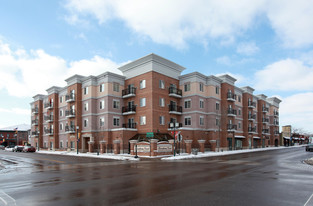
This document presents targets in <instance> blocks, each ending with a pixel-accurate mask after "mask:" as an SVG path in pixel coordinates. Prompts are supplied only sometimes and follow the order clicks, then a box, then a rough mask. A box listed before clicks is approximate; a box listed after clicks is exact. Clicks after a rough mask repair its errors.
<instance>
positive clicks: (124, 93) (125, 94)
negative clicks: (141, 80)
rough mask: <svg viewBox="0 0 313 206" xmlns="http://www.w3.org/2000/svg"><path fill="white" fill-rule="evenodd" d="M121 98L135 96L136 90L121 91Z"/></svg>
mask: <svg viewBox="0 0 313 206" xmlns="http://www.w3.org/2000/svg"><path fill="white" fill-rule="evenodd" d="M122 96H123V98H128V97H134V96H136V88H135V87H132V88H128V89H124V90H122Z"/></svg>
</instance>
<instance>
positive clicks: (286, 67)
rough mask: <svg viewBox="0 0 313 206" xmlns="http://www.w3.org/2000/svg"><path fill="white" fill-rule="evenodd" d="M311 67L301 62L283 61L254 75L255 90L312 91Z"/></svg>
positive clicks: (312, 70)
mask: <svg viewBox="0 0 313 206" xmlns="http://www.w3.org/2000/svg"><path fill="white" fill-rule="evenodd" d="M312 79H313V67H307V66H305V65H304V64H303V62H302V61H300V60H296V59H285V60H281V61H278V62H275V63H273V64H271V65H268V66H266V67H265V68H264V69H263V70H260V71H257V72H256V73H255V85H254V88H256V89H257V90H276V91H312V90H313V81H312Z"/></svg>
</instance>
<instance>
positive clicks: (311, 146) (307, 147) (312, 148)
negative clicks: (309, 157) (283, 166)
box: [305, 143, 313, 152]
mask: <svg viewBox="0 0 313 206" xmlns="http://www.w3.org/2000/svg"><path fill="white" fill-rule="evenodd" d="M305 151H307V152H308V151H310V152H313V143H309V144H308V145H307V146H306V147H305Z"/></svg>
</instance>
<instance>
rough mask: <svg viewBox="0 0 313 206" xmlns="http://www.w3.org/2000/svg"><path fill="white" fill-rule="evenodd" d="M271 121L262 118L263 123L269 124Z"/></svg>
mask: <svg viewBox="0 0 313 206" xmlns="http://www.w3.org/2000/svg"><path fill="white" fill-rule="evenodd" d="M269 121H270V120H269V118H262V122H263V123H269Z"/></svg>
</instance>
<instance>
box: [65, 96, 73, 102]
mask: <svg viewBox="0 0 313 206" xmlns="http://www.w3.org/2000/svg"><path fill="white" fill-rule="evenodd" d="M65 101H67V102H70V101H75V94H67V95H65Z"/></svg>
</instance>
